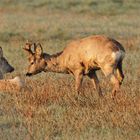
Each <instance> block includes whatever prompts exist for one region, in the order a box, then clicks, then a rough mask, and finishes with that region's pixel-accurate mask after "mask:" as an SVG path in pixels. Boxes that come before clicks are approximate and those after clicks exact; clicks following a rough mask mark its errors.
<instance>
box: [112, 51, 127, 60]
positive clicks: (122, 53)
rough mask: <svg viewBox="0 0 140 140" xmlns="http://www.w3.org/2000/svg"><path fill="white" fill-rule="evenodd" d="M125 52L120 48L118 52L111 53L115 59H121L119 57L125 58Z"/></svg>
mask: <svg viewBox="0 0 140 140" xmlns="http://www.w3.org/2000/svg"><path fill="white" fill-rule="evenodd" d="M124 55H125V54H124V52H123V51H121V50H119V51H117V52H113V53H112V54H111V56H112V58H113V59H114V60H119V59H123V58H124Z"/></svg>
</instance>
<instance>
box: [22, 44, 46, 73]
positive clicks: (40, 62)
mask: <svg viewBox="0 0 140 140" xmlns="http://www.w3.org/2000/svg"><path fill="white" fill-rule="evenodd" d="M32 46H34V51H32V48H31V47H32ZM23 49H24V50H25V51H26V52H27V53H28V55H29V57H28V60H29V63H30V64H29V66H28V71H27V73H26V76H32V75H35V74H37V73H40V72H42V71H44V69H45V67H46V61H45V58H44V56H43V49H42V46H41V44H40V43H29V42H26V44H25V47H24V48H23Z"/></svg>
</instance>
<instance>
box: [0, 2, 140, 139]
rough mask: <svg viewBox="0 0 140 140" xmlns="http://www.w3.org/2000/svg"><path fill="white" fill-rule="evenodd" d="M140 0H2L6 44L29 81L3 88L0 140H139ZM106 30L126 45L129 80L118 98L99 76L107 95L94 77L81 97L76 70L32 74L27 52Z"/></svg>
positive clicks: (0, 27) (1, 33) (0, 25)
mask: <svg viewBox="0 0 140 140" xmlns="http://www.w3.org/2000/svg"><path fill="white" fill-rule="evenodd" d="M139 15H140V1H139V0H65V1H60V0H1V1H0V21H1V22H0V46H2V47H3V50H4V54H5V56H6V58H7V59H8V60H9V63H11V64H12V65H13V66H14V67H15V72H13V73H11V74H7V75H6V76H5V78H11V77H15V76H17V75H19V76H21V77H22V78H23V79H25V82H26V84H27V89H23V90H21V92H10V91H5V92H0V140H139V139H140V87H139V86H140V18H139ZM96 34H104V35H107V36H110V37H113V38H115V39H116V40H118V41H120V42H121V43H122V44H123V46H124V48H125V50H126V57H125V59H124V63H123V68H124V74H125V79H124V82H123V85H122V88H121V91H120V92H118V93H117V95H116V98H115V99H114V100H113V99H112V98H111V92H110V91H111V87H112V86H111V84H110V83H109V82H108V81H109V80H108V79H106V78H105V77H104V76H103V75H102V73H100V72H99V73H98V74H99V78H100V81H101V86H102V89H103V91H104V93H105V96H104V98H102V99H101V98H99V97H98V94H97V92H96V91H95V90H94V88H93V86H92V83H91V82H90V81H89V79H88V78H85V79H84V82H83V87H82V91H81V93H80V95H78V94H77V93H76V92H75V89H74V78H73V77H72V76H71V75H63V74H56V73H41V74H38V75H36V76H34V77H31V78H26V77H25V76H24V75H25V73H26V68H27V66H28V62H27V58H26V54H25V53H24V51H23V50H22V47H23V46H24V44H25V42H26V40H27V39H28V40H32V41H39V42H40V43H41V44H42V45H43V48H44V51H45V52H47V53H50V54H53V53H56V52H58V51H61V50H62V49H63V48H64V47H65V45H66V44H67V43H68V42H69V41H70V40H73V39H77V38H82V37H86V36H88V35H96Z"/></svg>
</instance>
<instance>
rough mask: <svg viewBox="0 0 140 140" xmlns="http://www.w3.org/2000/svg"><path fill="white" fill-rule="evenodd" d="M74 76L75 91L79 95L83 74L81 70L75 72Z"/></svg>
mask: <svg viewBox="0 0 140 140" xmlns="http://www.w3.org/2000/svg"><path fill="white" fill-rule="evenodd" d="M74 76H75V89H76V91H77V92H78V93H79V92H80V87H81V84H82V80H83V73H82V71H81V70H77V71H75V73H74Z"/></svg>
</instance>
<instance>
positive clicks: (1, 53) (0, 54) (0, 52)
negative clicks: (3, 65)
mask: <svg viewBox="0 0 140 140" xmlns="http://www.w3.org/2000/svg"><path fill="white" fill-rule="evenodd" d="M1 57H3V50H2V47H0V58H1Z"/></svg>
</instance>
